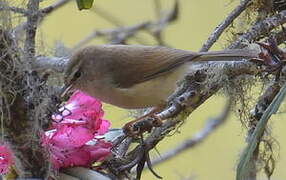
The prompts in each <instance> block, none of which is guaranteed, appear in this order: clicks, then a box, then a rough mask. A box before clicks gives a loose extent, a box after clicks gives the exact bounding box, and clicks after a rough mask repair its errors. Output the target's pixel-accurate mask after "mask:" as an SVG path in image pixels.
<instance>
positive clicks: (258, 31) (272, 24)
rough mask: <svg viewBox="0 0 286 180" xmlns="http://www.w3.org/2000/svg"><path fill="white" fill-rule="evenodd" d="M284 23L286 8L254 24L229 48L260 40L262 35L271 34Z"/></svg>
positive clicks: (285, 21) (240, 46)
mask: <svg viewBox="0 0 286 180" xmlns="http://www.w3.org/2000/svg"><path fill="white" fill-rule="evenodd" d="M284 23H286V10H284V11H281V12H280V13H278V14H276V15H274V16H272V17H269V18H267V19H264V20H262V21H260V22H258V23H257V24H255V25H253V26H252V27H251V28H250V30H249V31H247V32H246V33H244V34H243V35H241V36H239V37H238V39H237V40H236V41H235V42H233V43H232V44H231V45H230V46H229V48H230V49H233V48H243V47H244V46H245V45H244V44H243V42H246V43H249V42H253V41H258V40H259V39H261V38H262V37H263V36H262V35H265V34H269V32H270V31H271V30H272V29H274V28H277V27H279V26H280V25H282V24H284Z"/></svg>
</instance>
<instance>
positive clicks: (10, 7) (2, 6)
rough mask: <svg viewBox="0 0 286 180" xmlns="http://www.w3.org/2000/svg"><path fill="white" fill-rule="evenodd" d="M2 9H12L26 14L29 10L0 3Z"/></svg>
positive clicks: (0, 9)
mask: <svg viewBox="0 0 286 180" xmlns="http://www.w3.org/2000/svg"><path fill="white" fill-rule="evenodd" d="M0 11H12V12H14V13H19V14H23V15H25V16H27V15H28V12H27V11H26V9H23V8H18V7H13V6H5V5H4V4H2V3H1V4H0Z"/></svg>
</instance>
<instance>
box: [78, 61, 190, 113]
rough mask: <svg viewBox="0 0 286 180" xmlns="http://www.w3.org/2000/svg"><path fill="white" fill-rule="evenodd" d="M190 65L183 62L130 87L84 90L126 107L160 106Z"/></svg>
mask: <svg viewBox="0 0 286 180" xmlns="http://www.w3.org/2000/svg"><path fill="white" fill-rule="evenodd" d="M190 67H191V66H190V63H186V64H182V65H181V66H179V67H178V68H176V69H175V70H174V71H170V72H168V73H167V74H165V75H164V76H158V77H156V78H154V79H153V80H152V81H145V82H142V83H139V84H136V85H134V86H132V87H129V88H113V87H108V86H101V87H97V88H96V91H94V90H93V91H88V90H89V89H94V88H95V87H90V88H86V89H82V90H83V91H85V92H87V93H88V94H90V95H91V96H94V97H96V98H98V99H100V100H101V101H103V102H106V103H109V104H112V105H115V106H118V107H122V108H126V109H138V108H147V107H153V106H158V105H162V104H165V103H166V100H167V98H168V97H169V96H170V95H171V94H172V92H174V91H175V89H176V87H177V84H178V82H179V81H181V80H183V78H184V76H185V75H186V74H187V73H188V72H190ZM90 85H92V84H90Z"/></svg>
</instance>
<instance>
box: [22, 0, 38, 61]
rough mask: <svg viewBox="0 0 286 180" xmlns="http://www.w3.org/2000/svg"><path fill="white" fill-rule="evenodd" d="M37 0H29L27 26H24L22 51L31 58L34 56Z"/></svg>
mask: <svg viewBox="0 0 286 180" xmlns="http://www.w3.org/2000/svg"><path fill="white" fill-rule="evenodd" d="M39 5H40V2H39V1H34V0H29V2H28V6H27V10H28V12H29V13H28V16H27V27H26V40H25V45H24V51H25V55H26V56H27V58H29V59H31V58H33V57H34V56H35V38H36V31H37V25H38V15H37V12H38V10H39Z"/></svg>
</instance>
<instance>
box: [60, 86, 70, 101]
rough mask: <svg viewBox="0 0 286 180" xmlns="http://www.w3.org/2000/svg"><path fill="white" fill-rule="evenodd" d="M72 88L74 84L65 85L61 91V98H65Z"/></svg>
mask: <svg viewBox="0 0 286 180" xmlns="http://www.w3.org/2000/svg"><path fill="white" fill-rule="evenodd" d="M71 88H72V84H67V85H64V86H63V87H62V89H61V93H60V97H61V98H63V97H64V96H65V95H66V94H67V93H68V92H69V90H71Z"/></svg>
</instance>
